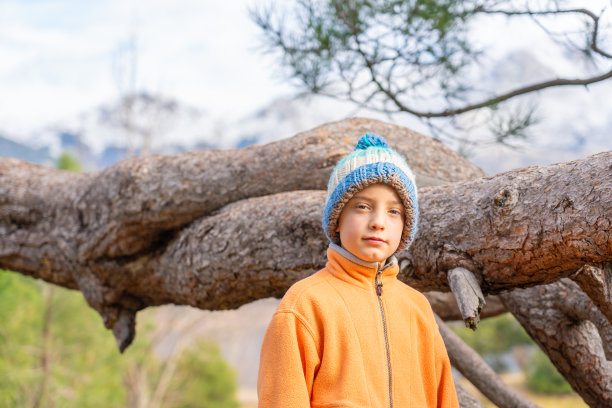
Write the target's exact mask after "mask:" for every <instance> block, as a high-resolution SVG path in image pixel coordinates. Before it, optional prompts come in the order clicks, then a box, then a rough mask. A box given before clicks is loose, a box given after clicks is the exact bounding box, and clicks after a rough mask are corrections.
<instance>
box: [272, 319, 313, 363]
mask: <svg viewBox="0 0 612 408" xmlns="http://www.w3.org/2000/svg"><path fill="white" fill-rule="evenodd" d="M276 313H277V314H281V313H283V314H291V315H293V316H294V317H295V318H296V319H297V320H298V322H300V324H301V325H302V326H303V327H304V329H306V331H307V332H308V334H309V335H310V338H311V339H312V341H313V343H314V344H315V348H316V349H317V354H318V355H319V357H320V356H321V351H320V350H319V342H318V340H317V336H316V335H315V332H314V330H313V329H312V327H311V326H310V323H308V320H306V318H305V317H304V316H302V315H301V314H300V313H298V312H297V311H295V310H293V309H281V310H277V311H276Z"/></svg>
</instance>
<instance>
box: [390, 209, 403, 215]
mask: <svg viewBox="0 0 612 408" xmlns="http://www.w3.org/2000/svg"><path fill="white" fill-rule="evenodd" d="M389 212H390V213H391V214H393V215H400V214H401V212H400V210H396V209H392V210H389Z"/></svg>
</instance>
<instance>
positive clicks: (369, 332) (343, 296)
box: [257, 244, 459, 408]
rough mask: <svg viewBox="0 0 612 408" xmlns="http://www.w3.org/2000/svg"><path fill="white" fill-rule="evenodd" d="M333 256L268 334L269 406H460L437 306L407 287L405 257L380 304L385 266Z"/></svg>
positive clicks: (261, 388) (263, 402) (290, 297)
mask: <svg viewBox="0 0 612 408" xmlns="http://www.w3.org/2000/svg"><path fill="white" fill-rule="evenodd" d="M327 257H328V262H327V265H326V266H325V268H323V269H322V270H320V271H318V272H317V273H315V274H314V275H312V276H310V277H308V278H306V279H303V280H301V281H299V282H297V283H296V284H295V285H293V286H292V287H291V288H290V289H289V291H288V292H287V293H286V294H285V296H284V297H283V300H282V301H281V303H280V305H279V306H278V309H277V310H276V313H275V314H274V316H273V318H272V321H271V323H270V325H269V326H268V330H267V332H266V335H265V337H264V342H263V346H262V350H261V358H260V365H259V378H258V384H257V391H258V396H259V407H261V408H267V407H283V408H300V407H317V408H318V407H326V408H330V407H350V408H357V407H359V408H363V407H390V406H391V404H390V400H389V395H391V398H392V401H393V405H392V406H393V407H395V408H410V407H414V408H423V407H459V403H458V401H457V394H456V392H455V385H454V383H453V379H452V377H451V367H450V362H449V360H448V355H447V353H446V348H445V347H444V343H443V341H442V338H441V337H440V333H439V331H438V326H437V324H436V322H435V320H434V316H433V312H432V310H431V306H430V305H429V302H428V301H427V299H426V298H425V297H424V296H423V295H422V294H421V293H419V292H418V291H416V290H414V289H412V288H410V287H409V286H408V285H406V284H404V283H403V282H401V281H399V280H398V279H397V274H398V272H399V268H398V266H397V261H395V258H393V264H392V265H390V266H387V267H386V268H384V269H383V271H382V283H383V287H382V295H381V296H380V302H379V297H378V295H377V293H376V285H375V278H376V274H377V271H378V268H377V266H378V265H377V264H376V263H369V262H364V261H362V260H360V259H358V258H356V257H354V256H353V255H352V254H350V253H349V252H348V251H346V250H344V249H343V248H340V247H338V246H335V245H333V244H332V246H331V247H330V249H328V250H327ZM381 305H382V312H381ZM383 314H384V321H383ZM385 326H386V328H385ZM385 329H386V330H385ZM385 331H386V334H385ZM385 339H387V341H385ZM386 344H388V354H387V346H386ZM387 356H388V359H387ZM389 383H390V384H389Z"/></svg>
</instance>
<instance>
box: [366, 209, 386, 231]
mask: <svg viewBox="0 0 612 408" xmlns="http://www.w3.org/2000/svg"><path fill="white" fill-rule="evenodd" d="M370 228H372V229H384V228H385V221H384V214H383V212H382V211H374V212H373V213H372V218H371V219H370Z"/></svg>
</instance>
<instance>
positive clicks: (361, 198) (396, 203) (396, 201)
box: [351, 193, 404, 205]
mask: <svg viewBox="0 0 612 408" xmlns="http://www.w3.org/2000/svg"><path fill="white" fill-rule="evenodd" d="M353 199H360V200H364V201H367V202H370V203H371V202H372V201H374V199H373V198H370V197H367V196H363V195H360V194H359V193H357V194H355V195H354V196H353V197H352V198H351V200H353ZM387 204H393V205H404V204H403V203H402V202H401V201H400V200H395V199H394V200H391V201H388V202H387Z"/></svg>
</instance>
